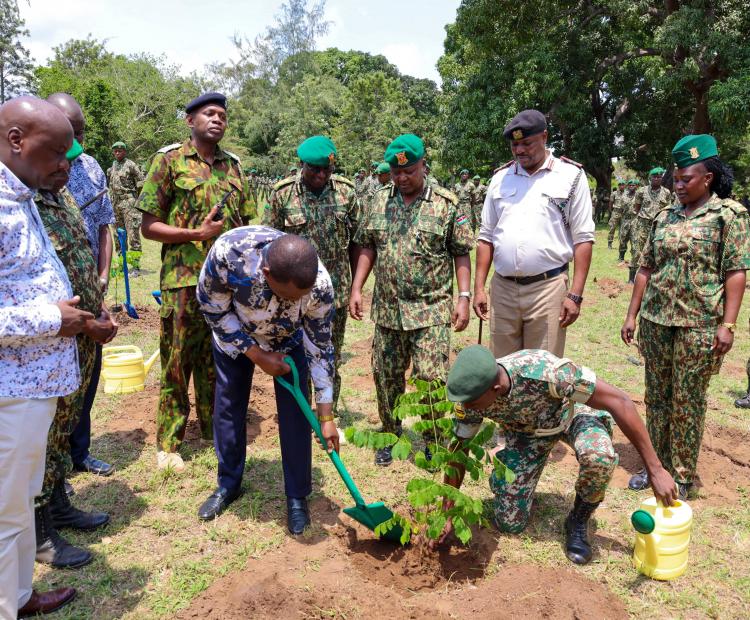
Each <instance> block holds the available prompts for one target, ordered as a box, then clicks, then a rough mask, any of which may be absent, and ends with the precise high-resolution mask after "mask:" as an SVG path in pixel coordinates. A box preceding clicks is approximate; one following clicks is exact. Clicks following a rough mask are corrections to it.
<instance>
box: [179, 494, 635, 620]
mask: <svg viewBox="0 0 750 620" xmlns="http://www.w3.org/2000/svg"><path fill="white" fill-rule="evenodd" d="M332 508H333V509H335V508H336V507H335V506H333V507H332ZM327 533H328V536H326V537H325V538H324V539H323V540H321V541H320V542H318V543H317V544H314V545H309V544H306V543H305V540H304V539H300V540H293V539H290V540H289V541H288V542H287V543H286V544H285V545H284V546H283V547H282V548H281V549H279V550H278V551H276V552H274V553H271V554H268V555H266V556H264V557H263V558H262V559H257V560H255V559H254V560H250V561H249V562H248V564H247V566H246V568H245V570H244V571H242V572H239V573H234V574H231V575H228V576H226V577H224V578H223V579H220V580H219V581H217V582H215V583H214V584H213V585H212V586H211V587H210V588H209V589H208V590H207V591H206V592H205V593H204V594H203V595H201V596H200V597H198V598H197V599H195V600H194V601H193V602H192V604H191V605H190V607H189V608H188V609H186V610H184V611H182V612H181V613H180V614H178V616H177V617H178V618H181V619H182V620H194V619H196V620H197V619H199V618H200V619H201V620H202V619H207V620H211V619H216V620H218V619H219V618H221V619H228V620H234V619H237V620H239V619H240V618H242V619H245V618H272V617H284V618H331V617H336V618H340V617H341V618H365V617H370V618H371V617H376V618H385V617H391V618H413V619H427V618H430V619H432V618H446V619H447V618H472V619H476V618H480V619H490V618H492V619H496V618H553V619H561V620H562V619H566V620H567V619H573V618H576V619H581V620H584V619H588V618H591V619H599V618H602V617H604V616H603V615H602V614H603V612H604V610H606V617H607V618H612V619H615V620H617V619H621V618H622V619H625V618H627V617H628V615H627V612H626V611H625V608H624V606H623V604H622V602H621V601H620V600H619V599H618V598H617V597H616V596H615V595H614V594H612V593H610V592H609V591H608V590H607V588H606V587H605V586H604V585H602V584H598V583H596V582H593V581H591V580H589V579H586V578H585V577H583V576H581V575H580V574H579V573H577V572H576V571H574V570H572V569H568V568H563V569H559V568H557V569H551V568H544V567H541V566H537V565H532V564H524V565H514V564H507V565H506V564H497V565H493V569H494V570H493V574H492V575H491V576H490V577H486V578H483V577H484V575H485V570H486V569H487V567H488V566H489V563H490V560H491V555H492V551H493V550H494V546H495V544H496V543H495V542H494V541H492V540H490V538H491V537H490V536H486V537H484V538H483V537H482V536H481V534H480V537H479V538H478V540H477V541H476V542H475V543H473V544H472V546H470V547H468V548H454V549H450V550H446V551H444V552H443V553H441V554H439V555H431V556H429V557H425V556H421V555H420V552H419V550H418V549H416V548H413V547H409V548H406V549H401V548H398V547H395V546H393V545H391V544H389V543H384V542H379V541H376V540H374V539H373V538H372V534H371V533H369V532H367V531H366V530H363V529H361V528H359V526H357V527H347V526H344V525H341V524H337V525H334V526H332V527H330V528H327ZM488 552H489V554H488ZM472 567H473V568H474V569H476V570H474V571H473V574H472V573H471V569H472ZM352 569H354V570H352Z"/></svg>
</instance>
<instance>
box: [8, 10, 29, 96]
mask: <svg viewBox="0 0 750 620" xmlns="http://www.w3.org/2000/svg"><path fill="white" fill-rule="evenodd" d="M25 25H26V22H25V21H24V20H23V19H21V14H20V13H19V11H18V3H17V2H16V0H0V104H2V103H5V102H6V101H7V100H8V99H11V98H12V97H16V96H17V95H20V94H24V93H27V92H29V90H30V89H31V81H32V78H33V75H34V74H33V69H34V63H33V62H32V61H31V56H30V54H29V50H27V49H26V48H25V47H24V46H23V43H22V39H23V38H24V37H28V36H29V31H28V30H27V29H26V28H25Z"/></svg>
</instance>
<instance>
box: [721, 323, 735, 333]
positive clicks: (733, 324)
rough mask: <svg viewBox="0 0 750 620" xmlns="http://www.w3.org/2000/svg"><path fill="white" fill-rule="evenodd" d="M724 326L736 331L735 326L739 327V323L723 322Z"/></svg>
mask: <svg viewBox="0 0 750 620" xmlns="http://www.w3.org/2000/svg"><path fill="white" fill-rule="evenodd" d="M721 326H722V327H726V328H727V329H728V330H729V331H730V332H732V333H734V328H735V327H737V323H722V324H721Z"/></svg>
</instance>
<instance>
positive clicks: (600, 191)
mask: <svg viewBox="0 0 750 620" xmlns="http://www.w3.org/2000/svg"><path fill="white" fill-rule="evenodd" d="M587 172H588V173H589V174H590V175H591V176H592V177H594V179H595V180H596V196H597V198H598V199H599V204H600V205H609V197H610V194H611V193H612V161H611V160H607V163H606V165H602V166H596V167H595V168H592V169H591V170H588V171H587ZM607 208H608V207H605V208H602V207H601V206H600V208H599V218H600V220H601V218H604V217H606V213H607ZM595 215H596V214H595Z"/></svg>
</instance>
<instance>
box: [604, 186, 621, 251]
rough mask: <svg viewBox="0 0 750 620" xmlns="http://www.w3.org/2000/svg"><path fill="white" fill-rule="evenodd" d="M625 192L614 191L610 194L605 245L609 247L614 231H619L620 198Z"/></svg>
mask: <svg viewBox="0 0 750 620" xmlns="http://www.w3.org/2000/svg"><path fill="white" fill-rule="evenodd" d="M624 194H625V191H624V190H623V191H619V190H615V191H614V192H612V213H611V214H610V216H609V234H608V235H607V245H608V246H611V245H612V242H613V241H614V240H615V230H619V229H620V222H621V221H622V210H623V207H622V197H623V196H624Z"/></svg>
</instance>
